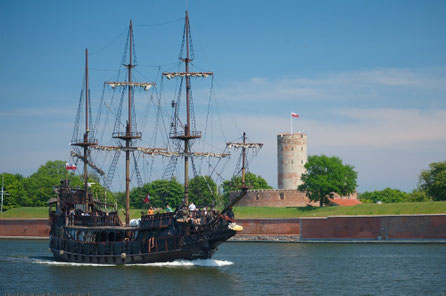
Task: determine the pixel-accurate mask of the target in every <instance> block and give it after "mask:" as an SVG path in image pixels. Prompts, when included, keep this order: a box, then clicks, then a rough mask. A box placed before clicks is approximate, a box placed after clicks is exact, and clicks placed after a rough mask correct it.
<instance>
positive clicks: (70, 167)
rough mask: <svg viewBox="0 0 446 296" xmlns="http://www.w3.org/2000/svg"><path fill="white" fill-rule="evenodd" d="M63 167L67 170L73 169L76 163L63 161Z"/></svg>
mask: <svg viewBox="0 0 446 296" xmlns="http://www.w3.org/2000/svg"><path fill="white" fill-rule="evenodd" d="M65 169H67V170H75V169H77V167H76V165H75V164H74V163H68V162H67V163H65Z"/></svg>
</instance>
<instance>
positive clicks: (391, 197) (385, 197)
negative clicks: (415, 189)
mask: <svg viewBox="0 0 446 296" xmlns="http://www.w3.org/2000/svg"><path fill="white" fill-rule="evenodd" d="M408 196H409V194H408V193H406V192H404V191H401V190H398V189H392V188H389V187H387V188H386V189H384V190H375V191H372V192H368V191H366V192H364V193H361V194H360V195H359V199H360V200H361V201H362V202H364V203H376V202H377V201H381V202H383V203H398V202H406V201H408Z"/></svg>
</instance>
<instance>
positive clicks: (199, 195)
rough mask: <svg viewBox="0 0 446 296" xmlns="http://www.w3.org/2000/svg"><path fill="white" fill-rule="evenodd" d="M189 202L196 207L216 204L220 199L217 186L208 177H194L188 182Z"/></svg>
mask: <svg viewBox="0 0 446 296" xmlns="http://www.w3.org/2000/svg"><path fill="white" fill-rule="evenodd" d="M189 200H190V201H191V202H194V203H195V204H196V205H197V206H209V205H210V204H217V203H218V202H219V200H220V197H219V195H218V192H217V184H215V182H214V180H213V179H212V178H211V177H210V176H195V177H193V178H192V179H191V180H190V181H189Z"/></svg>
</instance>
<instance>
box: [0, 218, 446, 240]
mask: <svg viewBox="0 0 446 296" xmlns="http://www.w3.org/2000/svg"><path fill="white" fill-rule="evenodd" d="M237 223H238V224H240V225H242V226H243V228H244V229H243V231H241V232H240V233H239V234H238V235H237V236H266V237H268V236H293V237H298V238H299V240H300V241H305V240H328V241H330V240H333V241H334V240H357V241H360V240H376V241H384V240H390V241H391V240H394V241H397V240H434V241H435V240H442V241H446V215H445V214H440V215H405V216H343V217H328V218H295V219H237ZM48 235H49V225H48V220H47V219H0V237H48Z"/></svg>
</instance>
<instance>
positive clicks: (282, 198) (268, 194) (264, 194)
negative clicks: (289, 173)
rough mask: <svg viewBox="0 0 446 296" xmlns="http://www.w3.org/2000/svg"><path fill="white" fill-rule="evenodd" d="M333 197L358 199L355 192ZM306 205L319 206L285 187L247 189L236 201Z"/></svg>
mask: <svg viewBox="0 0 446 296" xmlns="http://www.w3.org/2000/svg"><path fill="white" fill-rule="evenodd" d="M239 193H240V191H232V192H230V193H229V198H230V199H233V198H234V197H235V196H237V195H238V194H239ZM334 198H340V199H358V194H357V193H356V192H355V193H354V194H351V195H349V196H339V195H337V194H335V196H334ZM307 205H311V206H319V203H318V202H312V201H310V200H309V199H308V197H307V196H306V195H305V192H301V191H297V190H285V189H258V190H249V191H248V193H247V194H246V195H245V196H244V197H243V198H242V199H241V200H240V201H239V202H238V203H237V206H241V207H305V206H307Z"/></svg>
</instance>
